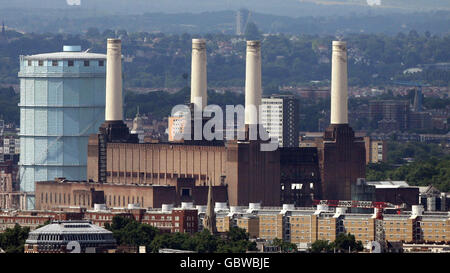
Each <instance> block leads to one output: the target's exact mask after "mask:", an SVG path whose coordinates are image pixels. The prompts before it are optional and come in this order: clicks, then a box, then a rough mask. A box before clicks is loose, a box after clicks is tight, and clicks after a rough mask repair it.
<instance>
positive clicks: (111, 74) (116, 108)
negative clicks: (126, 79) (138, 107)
mask: <svg viewBox="0 0 450 273" xmlns="http://www.w3.org/2000/svg"><path fill="white" fill-rule="evenodd" d="M105 120H106V121H119V120H123V101H122V42H121V40H120V39H108V45H107V53H106V106H105Z"/></svg>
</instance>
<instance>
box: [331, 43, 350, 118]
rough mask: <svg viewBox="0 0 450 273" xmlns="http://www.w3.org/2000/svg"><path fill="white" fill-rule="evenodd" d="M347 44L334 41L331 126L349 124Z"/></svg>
mask: <svg viewBox="0 0 450 273" xmlns="http://www.w3.org/2000/svg"><path fill="white" fill-rule="evenodd" d="M347 97H348V86H347V43H346V42H342V41H333V56H332V68H331V118H330V122H331V124H348V113H347V109H348V108H347Z"/></svg>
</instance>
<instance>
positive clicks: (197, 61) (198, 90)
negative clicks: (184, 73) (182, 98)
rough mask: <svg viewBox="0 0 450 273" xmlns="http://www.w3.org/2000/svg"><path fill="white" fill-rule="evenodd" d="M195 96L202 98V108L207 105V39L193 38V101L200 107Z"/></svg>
mask: <svg viewBox="0 0 450 273" xmlns="http://www.w3.org/2000/svg"><path fill="white" fill-rule="evenodd" d="M195 98H201V102H202V109H203V108H205V106H206V105H207V85H206V41H205V40H204V39H192V65H191V103H194V104H196V106H197V107H199V105H198V103H199V102H197V101H195Z"/></svg>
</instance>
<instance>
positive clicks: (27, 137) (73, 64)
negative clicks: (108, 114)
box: [19, 46, 106, 209]
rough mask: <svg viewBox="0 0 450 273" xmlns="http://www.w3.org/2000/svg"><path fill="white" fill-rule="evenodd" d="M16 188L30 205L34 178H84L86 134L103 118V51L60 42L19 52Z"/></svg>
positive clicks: (95, 127) (31, 203) (104, 66)
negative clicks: (53, 47) (46, 49)
mask: <svg viewBox="0 0 450 273" xmlns="http://www.w3.org/2000/svg"><path fill="white" fill-rule="evenodd" d="M19 78H20V103H19V108H20V142H21V153H20V161H19V165H20V174H19V175H20V177H19V179H20V189H21V190H22V191H25V192H27V196H28V197H27V201H26V206H27V208H28V209H32V208H33V207H34V198H33V192H34V183H35V181H48V180H54V179H55V177H65V178H67V179H70V180H84V179H86V163H87V146H88V138H89V135H90V134H93V133H96V132H97V129H98V128H99V127H100V125H101V124H102V123H103V122H104V120H105V82H106V55H104V54H95V53H89V52H87V51H85V52H82V51H81V47H80V46H64V49H63V52H55V53H46V54H38V55H31V56H20V71H19Z"/></svg>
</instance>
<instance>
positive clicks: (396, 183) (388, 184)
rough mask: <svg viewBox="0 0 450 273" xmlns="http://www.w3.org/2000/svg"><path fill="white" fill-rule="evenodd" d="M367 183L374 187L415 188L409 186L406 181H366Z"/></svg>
mask: <svg viewBox="0 0 450 273" xmlns="http://www.w3.org/2000/svg"><path fill="white" fill-rule="evenodd" d="M366 183H367V184H368V185H371V186H375V188H380V189H383V188H417V187H412V186H410V185H409V184H408V183H407V182H406V181H367V182H366Z"/></svg>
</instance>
